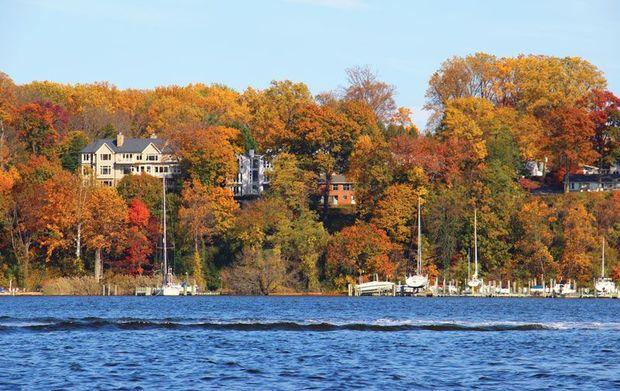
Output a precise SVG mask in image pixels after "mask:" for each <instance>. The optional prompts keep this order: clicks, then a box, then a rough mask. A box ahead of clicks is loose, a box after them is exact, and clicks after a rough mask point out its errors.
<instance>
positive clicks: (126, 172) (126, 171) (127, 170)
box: [123, 167, 131, 175]
mask: <svg viewBox="0 0 620 391" xmlns="http://www.w3.org/2000/svg"><path fill="white" fill-rule="evenodd" d="M123 174H125V175H127V174H131V168H130V167H123Z"/></svg>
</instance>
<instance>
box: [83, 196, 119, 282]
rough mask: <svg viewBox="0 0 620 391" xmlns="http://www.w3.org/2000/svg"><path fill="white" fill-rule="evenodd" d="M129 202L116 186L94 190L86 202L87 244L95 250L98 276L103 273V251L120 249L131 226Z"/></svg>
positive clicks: (96, 274)
mask: <svg viewBox="0 0 620 391" xmlns="http://www.w3.org/2000/svg"><path fill="white" fill-rule="evenodd" d="M127 217H128V213H127V204H126V203H125V201H124V200H123V199H122V198H121V196H120V195H119V194H118V192H117V191H116V189H114V188H110V187H99V188H96V189H94V190H93V191H92V192H91V194H90V195H89V198H88V200H87V203H86V208H85V218H84V239H85V244H86V246H88V247H89V248H90V249H92V250H94V251H95V279H97V280H100V279H101V276H102V272H103V263H102V258H101V256H102V252H110V251H113V250H114V251H118V250H119V249H120V247H121V245H122V243H123V241H124V236H125V233H126V232H125V229H126V227H127Z"/></svg>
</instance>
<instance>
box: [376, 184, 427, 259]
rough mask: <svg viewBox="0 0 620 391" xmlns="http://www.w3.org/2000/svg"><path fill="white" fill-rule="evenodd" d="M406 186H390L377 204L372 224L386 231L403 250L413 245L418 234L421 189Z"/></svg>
mask: <svg viewBox="0 0 620 391" xmlns="http://www.w3.org/2000/svg"><path fill="white" fill-rule="evenodd" d="M417 190H418V191H416V189H414V188H413V187H412V186H409V185H406V184H396V185H391V186H389V187H388V188H387V189H386V190H385V192H384V194H383V197H382V198H381V199H380V200H379V202H378V203H377V206H376V208H375V211H374V216H373V218H372V219H371V221H370V222H371V223H372V224H374V225H375V226H376V227H377V228H380V229H382V230H384V231H385V232H386V233H387V235H388V236H389V237H390V238H391V239H392V240H393V241H394V242H396V243H398V244H400V245H401V246H402V247H403V248H405V249H406V248H407V247H408V246H409V245H411V242H412V238H413V236H414V234H415V233H416V232H417V228H416V227H415V226H416V221H417V220H416V219H417V214H418V213H417V205H418V197H419V196H421V194H420V189H417Z"/></svg>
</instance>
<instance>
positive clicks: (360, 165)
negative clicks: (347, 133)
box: [348, 135, 393, 219]
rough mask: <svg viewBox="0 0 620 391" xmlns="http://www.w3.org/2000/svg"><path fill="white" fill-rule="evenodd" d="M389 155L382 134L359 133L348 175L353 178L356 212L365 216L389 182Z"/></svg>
mask: <svg viewBox="0 0 620 391" xmlns="http://www.w3.org/2000/svg"><path fill="white" fill-rule="evenodd" d="M391 160H392V155H391V154H390V151H389V149H388V145H387V143H386V142H385V141H384V140H383V139H382V138H381V137H378V138H375V139H373V138H371V137H370V136H368V135H363V136H361V137H360V138H359V139H358V140H357V141H356V143H355V146H354V148H353V151H352V153H351V158H350V166H349V172H348V174H349V176H350V177H351V179H352V180H353V181H354V182H355V197H356V205H357V212H358V215H359V216H361V217H362V218H363V219H368V218H369V217H370V215H371V213H372V211H373V209H374V207H375V205H376V203H377V201H378V200H379V198H380V197H381V194H383V191H384V190H385V188H386V187H387V186H388V185H389V184H390V183H391V181H392V176H393V169H392V167H391V164H390V162H391Z"/></svg>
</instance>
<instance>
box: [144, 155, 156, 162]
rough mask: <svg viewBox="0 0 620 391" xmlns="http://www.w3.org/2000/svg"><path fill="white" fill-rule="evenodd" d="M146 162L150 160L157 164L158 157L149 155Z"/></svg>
mask: <svg viewBox="0 0 620 391" xmlns="http://www.w3.org/2000/svg"><path fill="white" fill-rule="evenodd" d="M146 160H148V161H150V162H156V161H157V155H147V156H146Z"/></svg>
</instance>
